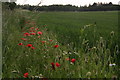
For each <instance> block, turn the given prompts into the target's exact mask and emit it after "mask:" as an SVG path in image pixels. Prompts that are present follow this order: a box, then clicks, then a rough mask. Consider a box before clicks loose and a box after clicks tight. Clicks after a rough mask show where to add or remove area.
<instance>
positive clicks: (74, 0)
mask: <svg viewBox="0 0 120 80" xmlns="http://www.w3.org/2000/svg"><path fill="white" fill-rule="evenodd" d="M40 1H41V0H17V2H16V3H17V4H30V5H37V4H38V3H39V2H40ZM119 1H120V0H42V3H41V5H52V4H63V5H65V4H72V5H76V6H80V5H81V6H84V5H89V4H93V3H94V2H103V3H109V2H112V3H113V4H118V2H119Z"/></svg>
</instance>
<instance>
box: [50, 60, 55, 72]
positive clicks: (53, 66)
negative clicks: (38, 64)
mask: <svg viewBox="0 0 120 80" xmlns="http://www.w3.org/2000/svg"><path fill="white" fill-rule="evenodd" d="M51 65H52V69H54V70H55V64H54V63H53V62H52V63H51Z"/></svg>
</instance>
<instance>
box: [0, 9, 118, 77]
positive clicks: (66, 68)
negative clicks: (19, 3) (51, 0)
mask: <svg viewBox="0 0 120 80" xmlns="http://www.w3.org/2000/svg"><path fill="white" fill-rule="evenodd" d="M117 14H118V12H117V11H110V12H109V11H108V12H42V13H39V12H32V11H24V10H20V9H16V10H14V11H11V10H9V9H4V10H3V30H2V35H3V38H2V40H3V41H2V51H3V57H2V58H3V62H2V63H3V67H2V68H3V69H2V70H3V71H2V73H3V74H2V76H3V78H117V77H119V76H120V65H119V64H120V62H119V59H120V54H119V43H118V41H119V39H118V29H119V28H118V19H117V17H118V15H117Z"/></svg>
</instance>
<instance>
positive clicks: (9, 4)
mask: <svg viewBox="0 0 120 80" xmlns="http://www.w3.org/2000/svg"><path fill="white" fill-rule="evenodd" d="M2 4H3V8H4V9H10V10H14V9H15V7H16V3H15V2H4V3H2Z"/></svg>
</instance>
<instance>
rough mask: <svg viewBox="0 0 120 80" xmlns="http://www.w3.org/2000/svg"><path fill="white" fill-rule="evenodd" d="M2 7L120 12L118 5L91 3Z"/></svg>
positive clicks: (13, 4) (10, 5)
mask: <svg viewBox="0 0 120 80" xmlns="http://www.w3.org/2000/svg"><path fill="white" fill-rule="evenodd" d="M3 5H4V6H6V5H7V7H9V9H11V10H14V8H21V9H27V10H30V11H115V10H120V5H115V4H112V2H109V3H102V2H101V3H93V4H92V5H90V4H89V6H86V5H85V6H80V7H78V6H73V5H70V4H68V5H49V6H31V5H29V4H27V5H16V3H15V2H13V3H8V2H7V3H3Z"/></svg>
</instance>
